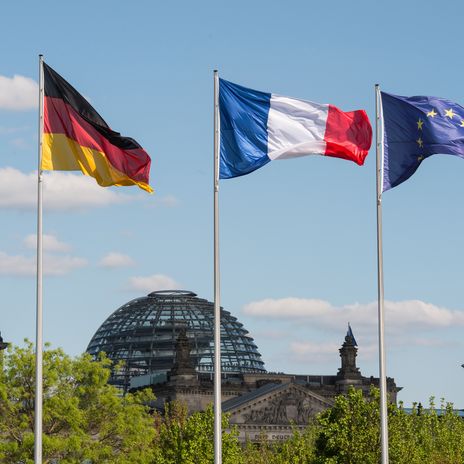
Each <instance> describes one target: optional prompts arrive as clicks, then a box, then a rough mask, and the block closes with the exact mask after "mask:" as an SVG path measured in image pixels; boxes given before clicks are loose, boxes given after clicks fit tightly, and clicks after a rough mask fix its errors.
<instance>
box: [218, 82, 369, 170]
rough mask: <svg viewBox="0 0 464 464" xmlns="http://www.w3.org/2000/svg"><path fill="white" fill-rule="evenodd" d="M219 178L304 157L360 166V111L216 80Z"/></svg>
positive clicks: (364, 131) (365, 147)
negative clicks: (217, 88) (336, 159)
mask: <svg viewBox="0 0 464 464" xmlns="http://www.w3.org/2000/svg"><path fill="white" fill-rule="evenodd" d="M219 111H220V129H221V149H220V167H219V177H220V178H221V179H230V178H232V177H238V176H243V175H245V174H249V173H250V172H253V171H255V170H256V169H259V168H260V167H261V166H264V165H265V164H267V163H268V162H269V161H271V160H275V159H285V158H295V157H299V156H306V155H324V156H331V157H335V158H343V159H346V160H351V161H354V162H355V163H357V164H359V165H362V164H363V163H364V159H365V158H366V156H367V153H368V152H369V148H370V146H371V142H372V127H371V124H370V122H369V118H368V117H367V114H366V112H365V111H364V110H357V111H350V112H348V113H345V112H343V111H341V110H339V109H338V108H336V107H335V106H333V105H326V104H319V103H313V102H310V101H306V100H299V99H296V98H289V97H283V96H281V95H276V94H273V93H266V92H260V91H258V90H253V89H248V88H246V87H242V86H241V85H237V84H233V83H232V82H229V81H226V80H224V79H219Z"/></svg>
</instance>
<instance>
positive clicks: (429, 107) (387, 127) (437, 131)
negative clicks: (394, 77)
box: [381, 92, 464, 192]
mask: <svg viewBox="0 0 464 464" xmlns="http://www.w3.org/2000/svg"><path fill="white" fill-rule="evenodd" d="M381 95H382V108H383V122H384V158H383V182H382V191H383V192H385V191H386V190H389V189H391V188H393V187H396V186H397V185H399V184H401V183H402V182H404V181H405V180H407V179H409V178H410V177H411V176H412V175H413V174H414V172H416V169H417V168H418V167H419V165H420V164H421V163H422V161H423V160H424V159H425V158H428V157H429V156H431V155H434V154H436V153H442V154H446V155H455V156H459V157H460V158H464V108H463V107H462V106H460V105H458V104H457V103H453V102H452V101H449V100H445V99H444V98H437V97H424V96H417V97H401V96H399V95H391V94H388V93H385V92H381Z"/></svg>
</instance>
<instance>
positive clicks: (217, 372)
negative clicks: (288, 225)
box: [214, 70, 222, 464]
mask: <svg viewBox="0 0 464 464" xmlns="http://www.w3.org/2000/svg"><path fill="white" fill-rule="evenodd" d="M219 131H220V121H219V74H218V72H217V70H214V464H221V462H222V424H221V301H220V297H221V292H220V279H219Z"/></svg>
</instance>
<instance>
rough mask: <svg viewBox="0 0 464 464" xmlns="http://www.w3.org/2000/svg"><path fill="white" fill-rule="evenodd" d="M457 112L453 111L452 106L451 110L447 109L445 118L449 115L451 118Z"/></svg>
mask: <svg viewBox="0 0 464 464" xmlns="http://www.w3.org/2000/svg"><path fill="white" fill-rule="evenodd" d="M454 114H455V113H453V108H450V109H449V110H445V118H446V117H448V118H450V119H453V116H454Z"/></svg>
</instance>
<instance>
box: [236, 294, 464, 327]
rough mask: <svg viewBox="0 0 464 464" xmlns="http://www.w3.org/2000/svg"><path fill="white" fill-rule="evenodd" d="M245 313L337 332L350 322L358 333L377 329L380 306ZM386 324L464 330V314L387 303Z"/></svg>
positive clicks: (260, 307)
mask: <svg viewBox="0 0 464 464" xmlns="http://www.w3.org/2000/svg"><path fill="white" fill-rule="evenodd" d="M243 312H244V313H245V314H247V315H249V316H255V317H262V318H267V319H287V320H289V319H293V320H300V319H304V320H306V321H311V325H312V326H314V327H322V328H331V329H337V330H340V329H341V328H343V327H346V324H347V322H351V324H352V325H353V326H354V327H356V331H366V330H369V331H373V330H375V328H376V326H377V302H372V303H367V304H360V303H356V304H352V305H345V306H340V307H336V306H332V305H331V304H330V303H329V302H327V301H323V300H314V299H304V298H282V299H266V300H262V301H256V302H252V303H249V304H247V305H245V306H244V308H243ZM385 320H386V327H387V329H388V330H389V331H411V328H422V329H432V328H446V327H453V326H464V311H457V310H452V309H447V308H443V307H439V306H436V305H433V304H431V303H426V302H424V301H420V300H406V301H397V302H395V301H385Z"/></svg>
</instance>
